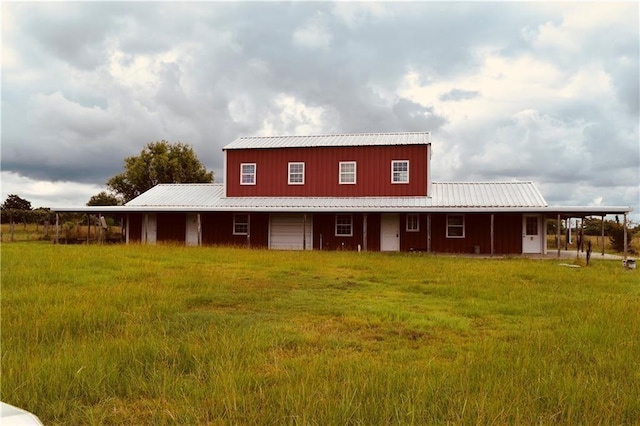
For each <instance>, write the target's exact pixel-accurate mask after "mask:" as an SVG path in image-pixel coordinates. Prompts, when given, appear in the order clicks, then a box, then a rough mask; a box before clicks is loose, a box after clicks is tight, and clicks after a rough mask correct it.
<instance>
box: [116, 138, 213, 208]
mask: <svg viewBox="0 0 640 426" xmlns="http://www.w3.org/2000/svg"><path fill="white" fill-rule="evenodd" d="M210 182H213V172H208V171H207V169H206V168H205V167H204V165H202V163H201V162H200V160H199V159H198V157H197V156H196V154H195V152H194V151H193V148H191V146H189V145H187V144H183V143H181V142H178V143H169V142H167V141H165V140H162V141H159V142H151V143H148V144H147V145H146V146H145V147H144V149H143V150H142V152H140V155H137V156H133V157H127V158H125V160H124V171H123V172H122V173H120V174H118V175H116V176H114V177H112V178H111V179H109V181H107V187H108V188H109V189H110V190H112V191H113V192H114V193H115V194H117V195H119V196H120V197H122V200H123V201H124V202H125V203H126V202H128V201H131V200H132V199H134V198H135V197H137V196H138V195H140V194H142V193H143V192H145V191H147V190H149V189H151V188H153V187H154V186H155V185H157V184H159V183H210Z"/></svg>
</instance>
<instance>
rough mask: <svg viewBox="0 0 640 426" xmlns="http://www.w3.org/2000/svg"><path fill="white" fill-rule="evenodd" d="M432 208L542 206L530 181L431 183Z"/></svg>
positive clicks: (542, 203) (544, 204)
mask: <svg viewBox="0 0 640 426" xmlns="http://www.w3.org/2000/svg"><path fill="white" fill-rule="evenodd" d="M432 191H433V192H432V197H433V206H434V207H545V206H547V202H546V201H545V199H544V197H543V196H542V194H540V192H539V191H538V188H536V186H535V185H534V184H533V182H446V183H433V188H432Z"/></svg>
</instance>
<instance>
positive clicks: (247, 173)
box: [240, 163, 256, 185]
mask: <svg viewBox="0 0 640 426" xmlns="http://www.w3.org/2000/svg"><path fill="white" fill-rule="evenodd" d="M255 184H256V163H241V164H240V185H255Z"/></svg>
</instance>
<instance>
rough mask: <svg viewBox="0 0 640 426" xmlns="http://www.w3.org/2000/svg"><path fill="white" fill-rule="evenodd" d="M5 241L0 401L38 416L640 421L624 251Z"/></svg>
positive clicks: (638, 356) (194, 420)
mask: <svg viewBox="0 0 640 426" xmlns="http://www.w3.org/2000/svg"><path fill="white" fill-rule="evenodd" d="M1 250H2V324H1V326H2V336H1V344H2V364H1V367H2V395H1V397H2V400H4V401H6V402H9V403H11V404H14V405H17V406H20V407H23V408H25V409H27V410H29V411H32V412H34V413H36V414H37V415H38V416H39V417H40V418H41V419H42V420H43V421H44V423H45V424H47V425H52V424H53V425H55V424H64V425H74V424H83V425H85V424H88V425H91V424H96V425H97V424H180V425H184V424H212V425H217V424H246V425H254V424H318V425H330V424H365V425H373V424H402V425H406V424H443V423H452V424H550V423H554V424H638V423H640V321H639V314H638V313H639V312H640V279H639V277H640V275H638V274H639V273H640V272H638V270H625V269H623V268H622V267H621V266H620V263H619V262H617V261H616V262H611V261H602V260H595V261H593V262H592V265H591V266H589V267H588V268H585V267H582V268H568V267H565V266H561V265H559V263H558V262H557V261H554V260H545V261H541V260H537V261H536V260H527V259H521V258H513V259H502V260H488V259H467V258H452V257H435V256H429V255H420V254H414V255H410V254H406V255H405V254H398V255H389V254H379V253H361V254H358V253H352V252H273V251H272V252H269V251H263V250H241V249H230V248H185V247H171V246H155V247H153V246H94V245H92V246H61V245H57V246H56V245H52V244H34V243H30V244H25V243H14V244H6V243H5V244H2V247H1Z"/></svg>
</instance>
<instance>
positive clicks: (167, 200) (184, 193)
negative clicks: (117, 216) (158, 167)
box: [125, 183, 224, 208]
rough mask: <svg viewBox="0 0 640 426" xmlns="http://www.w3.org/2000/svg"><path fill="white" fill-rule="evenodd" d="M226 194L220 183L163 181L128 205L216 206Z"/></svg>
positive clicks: (127, 205)
mask: <svg viewBox="0 0 640 426" xmlns="http://www.w3.org/2000/svg"><path fill="white" fill-rule="evenodd" d="M223 195H224V187H223V186H222V185H221V184H219V183H162V184H159V185H156V186H154V187H153V188H151V189H150V190H148V191H146V192H145V193H143V194H140V195H139V196H137V197H136V198H134V199H133V200H131V201H129V202H128V203H127V204H126V205H125V206H126V207H204V208H207V207H215V206H217V205H218V204H219V202H220V199H221V198H222V197H223Z"/></svg>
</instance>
